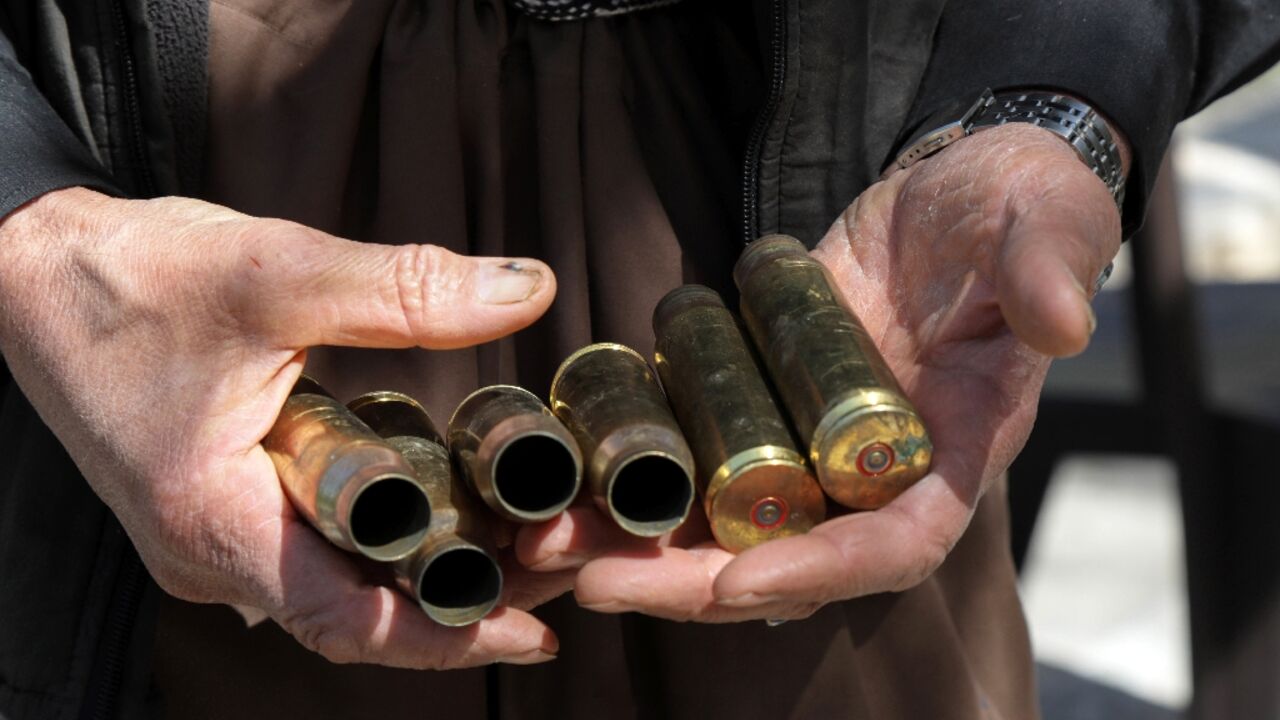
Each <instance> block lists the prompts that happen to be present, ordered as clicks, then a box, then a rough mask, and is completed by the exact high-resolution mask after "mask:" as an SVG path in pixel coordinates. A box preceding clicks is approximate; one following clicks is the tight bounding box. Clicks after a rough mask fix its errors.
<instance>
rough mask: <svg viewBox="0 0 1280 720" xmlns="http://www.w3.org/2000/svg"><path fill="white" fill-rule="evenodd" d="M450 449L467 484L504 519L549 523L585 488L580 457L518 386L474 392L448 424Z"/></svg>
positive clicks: (571, 442) (565, 433)
mask: <svg viewBox="0 0 1280 720" xmlns="http://www.w3.org/2000/svg"><path fill="white" fill-rule="evenodd" d="M449 450H450V451H451V452H452V453H453V456H454V458H455V459H456V460H457V462H458V468H459V470H461V472H462V475H463V477H464V478H466V480H467V483H468V484H469V485H470V486H471V488H472V489H473V490H474V491H475V492H476V494H477V495H479V496H480V497H481V498H482V499H483V500H484V501H485V503H486V504H487V505H488V506H489V507H490V508H492V509H493V511H494V512H496V513H498V514H499V515H501V516H502V517H505V518H507V519H508V520H514V521H515V522H541V521H544V520H550V519H551V518H553V517H555V516H556V515H558V514H560V513H561V512H563V511H564V509H565V508H566V507H568V506H569V503H571V502H573V498H574V497H575V496H577V494H578V488H580V487H581V486H582V453H581V452H580V451H579V450H578V443H577V441H576V440H574V439H573V435H572V434H570V433H569V430H568V429H567V428H565V426H564V424H563V423H561V422H560V421H559V420H558V419H556V416H555V415H553V414H552V413H551V410H549V409H548V408H547V406H546V405H543V404H542V400H540V399H539V398H538V396H537V395H534V394H533V393H531V392H529V391H528V390H525V389H524V388H521V387H516V386H514V385H491V386H489V387H484V388H480V389H479V390H477V391H475V392H473V393H471V394H470V395H468V396H467V397H466V399H464V400H463V401H462V403H461V404H460V405H458V409H457V410H455V411H454V413H453V417H452V418H450V420H449Z"/></svg>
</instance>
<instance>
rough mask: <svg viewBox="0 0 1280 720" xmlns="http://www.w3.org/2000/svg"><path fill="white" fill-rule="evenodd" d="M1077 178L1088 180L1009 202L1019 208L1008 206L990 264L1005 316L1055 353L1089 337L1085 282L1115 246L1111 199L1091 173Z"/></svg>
mask: <svg viewBox="0 0 1280 720" xmlns="http://www.w3.org/2000/svg"><path fill="white" fill-rule="evenodd" d="M1085 172H1086V173H1087V172H1088V171H1087V170H1086V171H1085ZM1084 179H1085V180H1087V181H1089V184H1086V185H1084V186H1082V187H1080V188H1079V190H1080V191H1079V192H1072V191H1071V190H1074V189H1075V188H1073V187H1072V188H1068V187H1059V188H1056V190H1060V191H1061V192H1050V193H1047V194H1040V195H1039V196H1038V197H1037V198H1036V199H1035V200H1034V201H1033V202H1028V203H1014V207H1015V208H1017V207H1018V205H1021V206H1022V208H1021V209H1014V210H1013V211H1012V213H1011V218H1012V219H1011V221H1010V222H1009V224H1008V228H1007V231H1006V236H1005V242H1004V245H1003V248H1002V252H1001V255H1000V261H999V267H998V268H997V290H998V296H999V301H1000V310H1001V312H1002V313H1003V315H1004V318H1005V322H1007V323H1008V324H1009V327H1011V328H1012V329H1013V331H1014V333H1016V334H1017V336H1018V337H1019V338H1020V339H1021V340H1022V341H1023V342H1025V343H1026V344H1027V345H1029V346H1030V347H1031V348H1033V349H1034V350H1037V351H1039V352H1042V353H1044V354H1046V355H1051V356H1055V357H1066V356H1069V355H1075V354H1078V353H1080V352H1081V351H1083V350H1084V349H1085V347H1086V346H1087V345H1088V344H1089V337H1090V336H1091V335H1092V334H1093V330H1094V327H1095V325H1096V323H1097V321H1096V319H1095V317H1094V314H1093V308H1092V307H1090V304H1089V303H1090V300H1091V298H1092V295H1093V287H1094V284H1095V282H1096V280H1097V277H1098V275H1099V273H1101V272H1102V269H1103V268H1104V267H1105V266H1106V264H1107V262H1108V261H1109V260H1110V259H1111V258H1112V257H1114V256H1115V254H1116V251H1117V250H1118V249H1119V246H1120V219H1119V215H1118V214H1117V213H1116V210H1115V205H1114V204H1113V203H1112V202H1111V201H1110V196H1109V195H1107V194H1106V192H1105V190H1102V187H1101V184H1100V183H1098V182H1097V180H1096V178H1093V177H1092V176H1088V177H1086V178H1084ZM1065 184H1068V183H1064V185H1065ZM1094 185H1096V186H1097V187H1094ZM1095 190H1096V191H1101V193H1100V194H1099V193H1098V192H1093V191H1095Z"/></svg>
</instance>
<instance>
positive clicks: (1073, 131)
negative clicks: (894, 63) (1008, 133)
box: [896, 89, 1124, 210]
mask: <svg viewBox="0 0 1280 720" xmlns="http://www.w3.org/2000/svg"><path fill="white" fill-rule="evenodd" d="M1011 122H1024V123H1031V124H1033V125H1037V126H1039V127H1042V128H1044V129H1046V130H1048V131H1050V132H1052V133H1054V134H1056V135H1059V136H1060V137H1062V138H1063V139H1064V140H1066V141H1067V142H1068V143H1069V144H1070V145H1071V147H1073V148H1075V151H1076V154H1077V155H1079V156H1080V159H1081V160H1082V161H1083V162H1084V164H1085V165H1086V166H1087V167H1088V168H1089V169H1090V170H1092V171H1093V174H1095V175H1097V176H1098V177H1099V178H1100V179H1101V180H1102V182H1103V183H1105V184H1106V186H1107V190H1109V191H1110V192H1111V197H1112V198H1113V199H1115V202H1116V207H1118V208H1121V209H1122V210H1123V207H1124V169H1123V167H1122V165H1121V163H1120V153H1119V150H1118V149H1117V148H1116V142H1115V138H1114V137H1113V136H1112V134H1111V130H1110V129H1109V128H1108V127H1107V124H1106V122H1105V121H1104V120H1103V119H1102V118H1101V117H1100V116H1099V115H1098V112H1097V111H1096V110H1094V109H1093V108H1091V107H1089V106H1088V105H1086V104H1084V103H1082V102H1080V101H1079V100H1076V99H1074V98H1071V97H1067V96H1065V95H1060V94H1057V93H1054V92H1049V91H1026V92H1001V93H992V92H991V90H989V89H988V90H985V91H983V93H982V95H981V96H980V97H979V98H978V100H977V102H975V103H974V104H973V105H972V106H970V108H969V109H968V111H966V112H965V113H964V115H963V116H962V117H961V118H960V119H958V120H956V121H954V122H951V123H948V124H946V125H943V126H941V127H939V128H936V129H934V130H930V131H928V132H926V133H924V134H922V135H920V136H918V137H917V138H915V140H913V141H912V142H911V143H909V144H908V145H907V149H906V150H904V151H903V152H902V154H901V155H899V156H898V159H897V162H896V164H897V166H898V167H899V168H903V169H905V168H907V167H910V166H911V165H913V164H915V163H916V162H917V161H919V160H922V159H923V158H926V157H928V156H930V155H932V154H934V153H936V152H938V151H939V150H941V149H942V148H944V147H946V146H948V145H950V144H951V143H953V142H955V141H957V140H959V139H960V138H962V137H965V136H967V135H971V134H973V132H974V131H976V130H977V129H980V128H986V127H998V126H1000V125H1005V124H1007V123H1011Z"/></svg>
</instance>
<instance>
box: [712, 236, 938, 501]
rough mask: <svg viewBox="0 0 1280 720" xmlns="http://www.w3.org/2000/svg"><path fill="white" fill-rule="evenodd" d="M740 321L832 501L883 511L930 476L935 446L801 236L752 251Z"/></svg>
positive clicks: (762, 242)
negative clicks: (745, 328) (758, 351)
mask: <svg viewBox="0 0 1280 720" xmlns="http://www.w3.org/2000/svg"><path fill="white" fill-rule="evenodd" d="M733 275H734V280H735V281H736V282H737V284H738V289H739V290H740V291H741V295H742V305H741V308H742V318H743V321H744V322H745V324H746V326H747V329H748V331H749V332H750V334H751V337H752V339H753V340H754V341H755V345H756V347H757V348H758V349H759V350H760V355H761V356H762V357H763V359H764V362H765V366H766V367H767V368H768V371H769V375H770V377H771V378H772V379H773V382H774V385H775V387H776V388H777V390H778V394H779V396H780V397H781V398H782V402H783V405H785V406H786V409H787V412H788V413H789V414H790V415H791V419H792V421H793V422H794V423H795V427H796V430H797V431H798V432H799V434H800V438H801V440H802V441H804V442H806V443H808V446H809V447H808V451H809V459H810V461H811V462H812V463H813V466H814V469H815V470H816V471H817V474H818V480H819V482H821V483H822V487H823V489H824V490H826V492H827V494H828V495H830V496H831V498H832V499H833V500H835V501H836V502H838V503H840V504H841V505H845V506H847V507H851V508H855V509H866V510H870V509H874V508H878V507H882V506H883V505H885V504H887V503H888V502H889V501H890V500H892V499H894V498H895V497H897V496H898V495H899V494H901V493H902V492H903V491H904V490H906V489H907V488H908V487H910V486H911V485H912V483H915V482H916V481H917V480H919V479H920V478H922V477H924V475H925V473H926V472H928V470H929V462H930V460H931V458H932V455H933V445H932V443H930V441H929V436H928V434H927V432H926V431H925V427H924V424H923V423H922V422H921V420H920V416H919V415H918V414H917V413H916V411H915V408H913V407H912V406H911V403H910V402H908V401H907V398H906V396H905V395H904V394H903V392H902V390H901V388H900V387H899V386H898V382H897V380H896V379H895V378H894V377H893V373H892V372H890V370H889V368H888V366H887V365H886V364H885V361H884V358H882V357H881V356H880V352H879V351H878V350H877V349H876V347H875V344H874V343H872V341H871V338H870V337H869V336H868V335H867V332H866V330H864V329H863V327H862V324H861V323H860V322H859V321H858V319H857V318H856V317H855V316H854V314H853V312H852V311H851V310H850V309H849V307H848V306H847V305H846V304H845V300H844V298H843V297H842V296H841V294H840V291H839V290H838V289H837V288H836V285H835V283H834V282H833V281H832V279H831V277H830V275H829V274H828V272H827V270H826V268H825V267H823V265H822V264H821V263H819V262H818V261H816V260H814V259H813V258H811V257H810V256H809V253H808V251H807V250H806V249H805V247H804V245H803V244H802V243H801V242H800V241H799V240H796V239H795V238H792V237H787V236H785V235H771V236H768V237H764V238H761V239H759V240H756V241H755V242H753V243H751V244H750V245H748V246H747V249H746V250H745V251H744V252H743V253H742V257H741V258H740V259H739V260H738V263H737V266H736V267H735V268H734V271H733Z"/></svg>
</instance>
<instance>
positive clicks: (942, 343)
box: [517, 125, 1120, 622]
mask: <svg viewBox="0 0 1280 720" xmlns="http://www.w3.org/2000/svg"><path fill="white" fill-rule="evenodd" d="M1119 243H1120V218H1119V214H1118V213H1117V211H1116V208H1115V204H1114V202H1113V201H1112V199H1111V197H1110V195H1109V193H1108V192H1107V191H1106V189H1105V187H1104V186H1103V184H1102V183H1101V182H1100V181H1099V180H1098V179H1097V178H1096V177H1095V176H1094V175H1093V174H1092V173H1091V172H1090V171H1089V170H1088V169H1087V168H1086V167H1085V166H1084V165H1083V164H1082V163H1081V162H1080V161H1079V159H1078V158H1077V156H1076V155H1075V153H1074V151H1073V150H1072V149H1071V148H1070V147H1069V146H1067V145H1066V144H1065V143H1064V142H1062V141H1061V139H1059V138H1058V137H1056V136H1054V135H1052V134H1050V133H1048V132H1047V131H1044V130H1041V129H1039V128H1035V127H1032V126H1025V125H1023V126H1013V125H1011V126H1005V127H1003V128H1000V129H997V130H991V131H987V132H983V133H979V134H977V135H975V136H972V137H970V138H966V139H965V140H962V141H960V142H958V143H956V144H955V145H953V146H951V147H950V148H948V149H947V150H946V151H945V152H943V153H940V154H939V155H936V156H934V157H933V158H930V159H928V160H926V161H924V162H921V163H918V164H916V165H915V166H913V167H911V168H909V169H907V170H904V171H902V172H899V173H896V174H895V175H893V176H892V177H891V178H890V179H888V180H886V181H883V182H880V183H877V184H876V185H874V186H872V187H871V188H869V189H868V190H867V191H866V192H865V193H864V194H863V195H862V196H861V197H860V198H859V199H858V200H857V201H856V202H854V203H853V204H852V205H851V206H850V207H849V209H848V210H847V211H846V212H845V213H844V214H843V215H842V216H841V218H839V219H838V220H837V221H836V222H835V223H834V224H833V226H832V228H831V230H830V232H829V233H828V234H827V236H826V237H825V238H823V240H822V242H821V243H820V244H819V245H818V247H817V249H816V250H815V251H814V256H815V257H816V258H818V259H819V260H820V261H821V262H823V263H824V264H825V265H827V267H828V268H829V269H830V270H831V272H832V275H833V276H834V277H835V278H836V281H837V283H838V284H839V285H840V286H841V289H842V290H843V291H844V293H845V295H846V297H847V298H848V299H849V301H850V303H851V305H852V307H853V309H854V311H855V312H856V313H857V314H858V315H859V317H860V319H861V320H862V321H863V323H864V324H865V326H866V327H867V330H868V332H869V333H870V334H871V336H872V337H873V338H874V339H875V340H876V342H877V345H878V347H879V348H880V350H881V352H882V353H883V354H884V356H885V358H886V360H887V361H888V363H889V365H890V367H892V368H893V369H894V371H895V373H896V374H897V377H898V379H899V381H900V382H901V384H902V386H903V388H904V390H905V391H906V392H907V394H908V395H909V396H910V397H911V398H912V399H913V401H914V402H915V404H916V407H917V409H918V410H919V412H920V414H921V416H922V418H923V419H924V420H925V424H926V425H927V426H928V427H929V428H930V430H931V435H932V437H933V441H934V446H935V452H934V464H933V468H932V470H931V472H930V473H929V474H928V475H927V476H926V477H925V478H924V479H922V480H921V481H920V482H919V483H917V484H916V485H915V486H913V487H912V488H911V489H909V490H908V491H907V492H905V493H904V494H903V495H901V496H900V497H898V498H897V499H896V500H894V501H893V502H892V503H890V504H889V505H887V506H886V507H884V508H882V509H880V510H877V511H874V512H860V513H850V514H846V515H842V516H840V517H836V518H833V519H831V520H828V521H827V522H825V523H823V524H821V525H819V526H818V527H816V528H814V529H813V530H811V531H810V532H809V533H808V534H807V535H802V536H796V537H791V538H786V539H781V540H776V541H773V542H770V543H766V544H764V545H761V546H759V547H756V548H753V549H751V550H748V551H747V552H744V553H742V554H741V555H740V556H738V557H736V558H735V557H734V556H732V555H730V554H729V553H727V552H725V551H723V550H720V549H718V548H715V547H714V546H713V545H710V544H709V542H708V541H709V540H710V538H709V535H707V534H705V533H703V534H701V536H697V535H694V536H692V537H686V538H682V539H681V541H679V542H674V543H670V542H669V543H666V545H667V546H666V547H659V546H658V545H650V546H649V547H647V548H644V547H637V546H636V545H635V543H634V542H633V541H629V540H627V539H626V538H622V537H618V531H617V530H616V528H611V527H610V526H609V524H608V523H607V522H606V521H604V519H603V518H600V519H597V518H594V517H591V516H590V515H589V514H588V513H586V512H585V509H578V510H575V511H574V513H572V514H571V515H569V516H566V517H565V518H563V519H561V520H560V521H558V522H555V523H552V524H551V525H549V526H548V527H545V528H542V529H536V530H535V529H526V530H524V531H522V535H521V537H520V538H518V540H517V553H518V556H519V557H520V559H521V560H522V561H523V562H526V563H529V564H531V565H533V566H534V567H539V568H542V567H547V568H551V567H555V568H564V567H572V566H575V565H579V564H582V565H583V567H582V570H581V572H580V574H579V576H578V582H577V586H576V589H575V593H576V595H577V598H578V600H579V602H581V603H582V604H584V605H585V606H587V607H590V608H592V609H596V610H600V611H603V612H623V611H639V612H644V613H648V614H651V615H656V616H659V617H666V618H673V619H680V620H698V621H704V622H729V621H738V620H747V619H763V618H792V617H804V616H806V615H807V614H810V613H812V612H813V611H814V610H816V609H817V608H818V607H820V606H821V605H822V604H823V603H826V602H832V601H836V600H842V599H847V598H852V597H858V596H862V595H867V594H872V593H877V592H885V591H896V590H904V589H907V588H910V587H912V586H914V585H916V584H918V583H920V582H921V581H922V580H924V579H925V578H926V577H928V576H929V574H931V573H932V572H933V571H934V570H935V569H936V568H937V567H938V565H939V564H941V562H942V561H943V560H944V559H945V558H946V555H947V553H948V552H949V551H950V549H951V548H952V547H953V546H954V545H955V543H956V541H957V540H958V539H959V538H960V536H961V534H962V533H963V532H964V529H965V528H966V527H967V525H968V523H969V521H970V519H971V518H972V516H973V512H974V508H975V507H976V505H977V502H978V500H979V499H980V498H981V496H982V493H983V492H984V491H985V489H986V488H987V487H988V486H989V485H990V483H992V482H994V481H995V479H996V478H998V477H999V476H1000V475H1001V474H1002V473H1003V472H1004V470H1005V469H1006V468H1007V467H1008V465H1009V463H1010V462H1012V460H1013V458H1014V456H1015V455H1016V454H1017V452H1018V451H1019V450H1020V449H1021V447H1022V445H1023V443H1024V442H1025V441H1026V437H1027V435H1028V433H1029V432H1030V428H1031V424H1032V421H1033V420H1034V417H1035V409H1036V403H1037V401H1038V398H1039V394H1040V389H1041V387H1042V385H1043V382H1044V377H1045V373H1046V371H1047V369H1048V365H1049V360H1050V358H1051V357H1053V356H1066V355H1071V354H1075V353H1078V352H1080V351H1081V350H1083V349H1084V347H1085V346H1086V345H1087V344H1088V340H1089V336H1090V334H1091V332H1092V329H1093V322H1094V321H1093V315H1092V311H1091V309H1090V308H1089V296H1088V293H1086V292H1085V290H1084V288H1085V287H1091V286H1092V280H1093V278H1095V277H1096V276H1097V274H1098V273H1099V272H1100V271H1101V270H1102V268H1103V267H1104V266H1105V265H1106V264H1107V262H1108V261H1110V259H1111V258H1112V257H1113V256H1114V255H1115V252H1116V251H1117V249H1118V247H1119ZM588 558H594V559H590V560H588Z"/></svg>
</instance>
